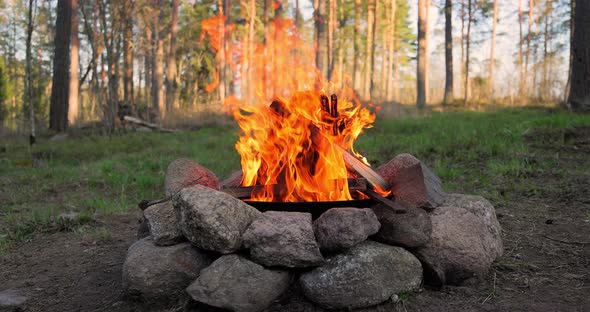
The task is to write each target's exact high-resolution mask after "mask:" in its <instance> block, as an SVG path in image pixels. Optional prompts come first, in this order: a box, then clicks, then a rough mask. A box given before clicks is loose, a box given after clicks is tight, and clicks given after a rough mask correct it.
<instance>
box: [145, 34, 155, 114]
mask: <svg viewBox="0 0 590 312" xmlns="http://www.w3.org/2000/svg"><path fill="white" fill-rule="evenodd" d="M150 24H151V23H146V25H145V37H144V38H145V46H144V49H143V61H144V68H145V70H144V71H143V73H144V81H145V85H144V91H145V105H146V106H147V107H150V105H151V103H152V96H151V94H152V61H153V56H152V53H153V49H152V45H153V43H152V28H151V26H150ZM148 111H149V109H148ZM147 119H148V120H150V121H154V120H152V119H151V117H150V114H149V113H148V115H147Z"/></svg>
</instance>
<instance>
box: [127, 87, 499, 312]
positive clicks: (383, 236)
mask: <svg viewBox="0 0 590 312" xmlns="http://www.w3.org/2000/svg"><path fill="white" fill-rule="evenodd" d="M348 98H352V97H348V96H347V94H345V93H340V94H339V93H338V92H335V94H329V93H327V92H324V91H302V92H296V93H294V94H293V95H292V96H291V97H290V98H288V99H287V98H275V99H274V100H273V101H271V103H270V104H269V105H265V106H253V107H243V108H241V109H240V110H238V111H236V112H235V115H234V117H235V119H236V120H237V122H238V124H239V126H240V128H241V133H240V137H239V140H238V142H237V144H236V149H237V151H238V153H239V154H240V156H241V165H242V170H240V171H239V172H236V173H234V174H233V175H232V176H231V177H230V178H228V179H226V180H224V181H222V182H220V181H219V179H218V178H217V176H216V175H215V174H214V173H213V172H211V171H209V170H208V169H207V168H204V167H202V166H200V165H199V164H197V163H195V162H193V161H191V160H188V159H178V160H175V161H173V162H172V163H171V164H170V165H169V167H168V169H167V172H166V181H165V194H166V197H164V198H162V199H158V200H146V201H142V202H141V203H140V208H141V209H142V211H143V220H142V226H140V231H139V232H138V236H139V238H140V239H139V240H138V241H137V242H136V243H134V244H133V245H132V246H131V247H130V248H129V251H128V254H127V259H126V260H125V264H124V267H123V285H124V287H125V290H126V292H127V293H128V294H129V295H133V296H139V297H141V298H143V299H145V300H150V301H152V300H155V301H156V302H164V301H167V300H170V299H171V298H190V300H192V301H191V302H193V303H195V304H207V305H211V306H215V307H221V308H225V309H229V310H233V311H262V310H264V309H267V308H269V307H270V306H272V305H274V309H275V310H288V309H289V302H290V300H291V299H290V297H289V294H295V295H296V296H299V297H300V298H301V297H304V298H306V300H308V302H307V303H306V304H308V305H309V306H310V309H313V305H318V306H321V307H323V308H328V309H353V308H363V307H368V306H372V305H377V304H382V303H387V302H395V300H396V299H395V298H397V294H400V293H402V292H404V293H408V292H412V291H415V290H417V289H419V288H420V287H421V285H422V283H427V284H430V285H434V286H442V285H444V284H454V285H458V284H460V283H461V282H463V281H464V280H466V279H470V278H473V277H481V276H483V275H485V274H486V272H487V270H488V269H489V267H490V265H491V263H492V261H494V259H496V258H497V257H499V256H500V255H501V254H502V240H501V229H500V227H499V224H498V221H497V220H496V217H495V213H494V207H493V206H492V205H491V204H490V203H489V202H488V201H487V200H485V199H484V198H482V197H480V196H468V195H461V194H446V193H445V192H444V191H443V189H442V182H441V180H440V179H439V178H438V177H437V176H436V175H435V174H434V173H433V172H432V171H431V170H430V169H429V168H428V167H427V166H426V165H425V164H424V163H422V162H421V161H420V160H418V159H417V158H415V157H414V156H412V155H409V154H400V155H397V156H396V157H395V158H393V159H392V160H390V161H389V162H387V163H385V164H382V165H381V166H379V167H378V168H377V169H375V170H373V169H372V167H370V166H369V164H368V163H367V161H366V159H365V158H364V157H362V156H361V155H360V154H359V153H357V152H355V150H354V147H353V144H354V141H355V140H356V139H357V138H358V136H359V135H360V134H361V133H362V132H363V130H364V129H367V128H369V127H371V125H372V123H373V121H374V119H375V115H374V114H372V113H371V112H370V111H369V110H368V109H366V108H363V107H361V105H360V104H359V103H358V102H356V101H351V100H348ZM288 289H291V291H288ZM299 300H300V299H299ZM271 309H272V308H271ZM197 310H198V309H197Z"/></svg>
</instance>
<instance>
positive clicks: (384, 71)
mask: <svg viewBox="0 0 590 312" xmlns="http://www.w3.org/2000/svg"><path fill="white" fill-rule="evenodd" d="M392 5H394V4H393V0H385V1H384V2H383V10H384V11H385V18H384V24H385V29H384V30H383V31H382V32H381V44H382V45H383V46H382V48H381V59H382V62H383V64H382V66H381V77H380V78H379V94H380V96H381V98H382V99H386V92H387V75H388V74H389V53H388V52H389V39H390V37H391V34H392V33H393V32H392V31H391V17H390V16H389V15H390V14H391V6H392Z"/></svg>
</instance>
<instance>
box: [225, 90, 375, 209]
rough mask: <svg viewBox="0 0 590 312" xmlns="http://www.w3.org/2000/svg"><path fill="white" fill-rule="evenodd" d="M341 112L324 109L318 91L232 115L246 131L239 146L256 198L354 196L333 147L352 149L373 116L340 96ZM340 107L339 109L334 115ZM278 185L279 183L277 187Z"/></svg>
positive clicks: (246, 179) (292, 199)
mask: <svg viewBox="0 0 590 312" xmlns="http://www.w3.org/2000/svg"><path fill="white" fill-rule="evenodd" d="M338 93H339V94H340V95H341V96H340V98H339V99H338V101H337V106H338V108H337V110H333V109H332V110H331V111H332V113H329V112H328V111H326V110H325V109H322V105H321V99H320V97H321V96H322V95H323V93H322V92H320V91H301V92H296V93H295V94H294V95H293V96H292V97H291V98H290V99H289V100H286V99H284V98H279V99H277V100H275V101H274V102H273V104H272V105H271V106H270V107H269V106H250V107H245V108H242V109H240V110H238V111H236V112H235V113H234V117H235V119H236V120H237V122H238V124H239V126H240V128H241V129H242V133H241V136H240V138H239V141H238V142H237V143H236V149H237V151H238V153H239V154H240V156H241V163H242V171H243V173H244V176H243V179H242V185H243V186H255V185H260V186H262V187H261V188H258V189H255V191H254V192H253V193H252V196H251V199H252V200H258V201H290V202H297V201H334V200H350V199H352V196H351V194H350V192H349V190H348V180H347V178H348V177H349V172H348V170H347V167H346V164H345V163H344V159H343V156H342V153H341V152H340V150H339V149H337V148H336V146H335V145H339V146H340V147H342V148H344V149H347V150H352V145H353V142H354V140H355V139H356V138H357V137H358V136H359V135H360V133H361V132H362V130H363V129H365V128H368V127H370V125H371V123H372V122H373V121H374V119H375V115H374V114H372V113H371V112H369V111H368V110H367V109H365V108H361V106H360V104H359V103H358V102H357V103H353V102H350V101H349V100H347V99H346V98H345V97H343V96H342V94H343V93H344V92H338ZM335 111H337V113H335ZM277 186H278V187H277Z"/></svg>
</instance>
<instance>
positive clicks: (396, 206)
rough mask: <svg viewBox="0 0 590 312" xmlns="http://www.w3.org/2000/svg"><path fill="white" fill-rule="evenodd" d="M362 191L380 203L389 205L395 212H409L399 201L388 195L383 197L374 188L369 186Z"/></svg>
mask: <svg viewBox="0 0 590 312" xmlns="http://www.w3.org/2000/svg"><path fill="white" fill-rule="evenodd" d="M361 193H363V194H365V195H367V196H369V197H370V198H371V199H373V200H375V201H377V202H379V203H380V204H382V205H383V206H385V207H387V208H388V209H390V210H391V211H393V212H394V213H406V212H407V211H406V208H404V207H403V206H402V205H400V204H399V203H397V202H394V201H393V200H391V199H389V198H387V197H383V196H381V195H379V193H377V192H375V191H374V190H372V189H369V188H368V189H366V190H364V191H361Z"/></svg>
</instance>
